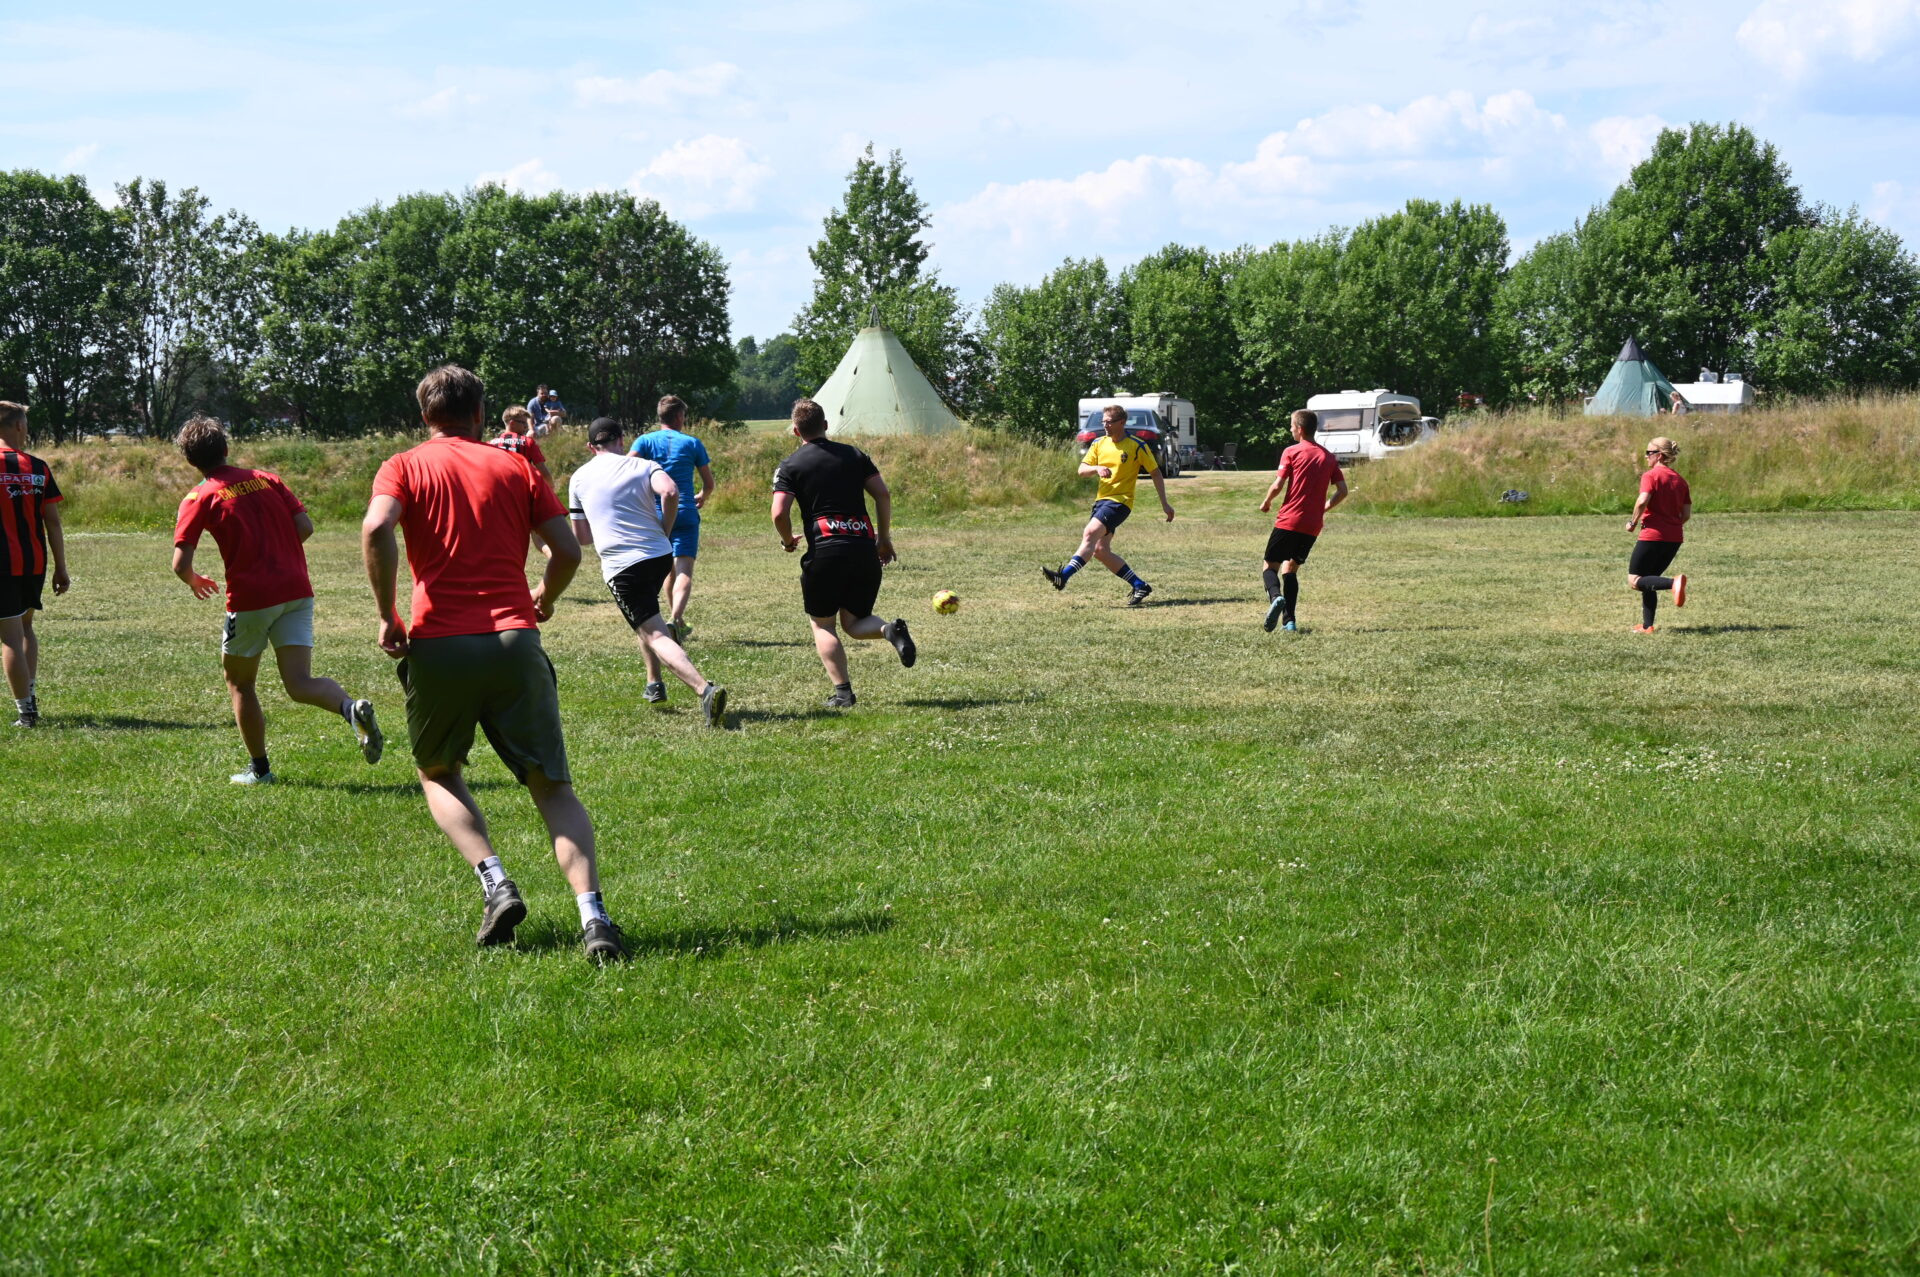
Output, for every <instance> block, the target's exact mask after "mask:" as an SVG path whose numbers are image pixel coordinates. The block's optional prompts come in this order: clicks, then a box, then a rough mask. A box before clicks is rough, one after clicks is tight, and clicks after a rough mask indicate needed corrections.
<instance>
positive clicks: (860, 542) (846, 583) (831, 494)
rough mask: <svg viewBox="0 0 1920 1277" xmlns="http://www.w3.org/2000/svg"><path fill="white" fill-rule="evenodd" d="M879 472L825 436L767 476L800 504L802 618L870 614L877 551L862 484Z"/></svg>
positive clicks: (874, 597)
mask: <svg viewBox="0 0 1920 1277" xmlns="http://www.w3.org/2000/svg"><path fill="white" fill-rule="evenodd" d="M879 473H880V468H879V467H878V466H876V465H874V464H873V458H872V457H869V456H868V455H867V454H866V453H864V452H862V451H860V449H858V448H856V447H854V446H853V445H851V444H845V443H840V442H839V441H837V440H833V439H825V438H821V439H812V440H809V441H807V442H806V443H803V444H801V445H800V446H799V448H797V449H795V450H794V452H793V453H792V455H790V456H789V457H788V458H787V459H786V460H785V461H782V462H781V463H780V468H779V469H778V470H776V471H774V473H773V490H774V491H775V492H785V493H788V494H789V495H791V496H792V497H793V498H794V500H795V501H797V502H798V503H799V505H800V522H801V526H802V528H803V530H804V531H805V532H806V536H807V552H806V554H805V555H804V556H803V557H802V558H801V560H800V598H801V603H802V604H803V605H804V606H805V608H806V611H807V615H808V616H833V615H836V614H837V613H839V612H842V611H844V612H847V613H848V614H849V615H851V616H854V617H856V618H858V617H863V616H872V615H873V605H874V603H875V602H876V601H877V600H878V599H879V597H880V553H879V540H878V534H877V533H876V532H875V530H874V526H873V519H872V518H871V517H870V516H869V515H868V513H867V480H868V479H870V478H872V477H873V476H874V475H877V474H879Z"/></svg>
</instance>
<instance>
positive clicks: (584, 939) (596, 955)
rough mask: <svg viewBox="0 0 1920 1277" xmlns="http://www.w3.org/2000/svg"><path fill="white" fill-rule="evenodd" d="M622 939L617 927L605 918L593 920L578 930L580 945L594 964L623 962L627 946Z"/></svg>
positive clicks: (625, 958)
mask: <svg viewBox="0 0 1920 1277" xmlns="http://www.w3.org/2000/svg"><path fill="white" fill-rule="evenodd" d="M622 939H623V937H622V936H621V934H620V928H619V926H618V925H617V924H615V923H614V922H612V921H611V920H609V919H606V918H595V919H594V920H593V921H592V922H589V923H588V924H587V925H586V926H584V927H582V928H581V929H580V945H581V947H582V948H584V949H585V950H586V951H587V956H588V957H589V958H592V959H593V960H594V961H595V962H603V963H604V962H625V961H626V960H627V946H626V945H625V944H623V943H621V941H622Z"/></svg>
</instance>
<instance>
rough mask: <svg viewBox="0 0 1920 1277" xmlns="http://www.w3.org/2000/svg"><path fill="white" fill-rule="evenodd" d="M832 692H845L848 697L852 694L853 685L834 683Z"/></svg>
mask: <svg viewBox="0 0 1920 1277" xmlns="http://www.w3.org/2000/svg"><path fill="white" fill-rule="evenodd" d="M833 690H834V691H836V692H845V693H847V694H848V695H849V696H851V695H852V694H853V684H852V683H835V684H834V685H833Z"/></svg>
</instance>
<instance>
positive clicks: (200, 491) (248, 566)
mask: <svg viewBox="0 0 1920 1277" xmlns="http://www.w3.org/2000/svg"><path fill="white" fill-rule="evenodd" d="M306 511H307V507H305V506H304V505H301V504H300V498H298V497H296V496H294V495H293V492H292V490H291V489H289V488H288V487H287V485H286V484H285V483H282V482H281V481H280V476H279V475H277V474H272V473H269V472H268V471H265V470H249V469H248V468H246V467H245V466H221V467H220V468H219V469H217V470H215V471H213V472H212V473H211V474H209V475H208V476H207V477H206V480H205V481H204V482H202V483H201V484H199V485H198V486H197V487H195V488H194V490H193V491H191V492H189V493H187V495H186V497H185V498H184V499H183V500H182V501H181V502H180V513H179V515H178V516H177V517H176V518H175V519H174V523H173V543H174V544H175V545H176V546H181V547H184V548H186V549H189V550H191V549H193V548H194V547H195V546H197V545H199V544H200V534H201V533H203V532H211V533H212V534H213V543H214V544H215V545H217V546H219V547H220V561H221V562H222V563H223V564H225V565H226V571H227V611H229V612H257V611H259V610H260V609H261V608H268V607H278V606H280V605H281V604H282V603H291V602H293V601H294V600H295V599H307V598H312V597H313V582H312V581H311V580H310V579H309V578H308V576H307V551H306V547H305V546H303V545H301V544H300V530H299V528H297V527H295V526H294V516H296V515H301V514H305V513H306Z"/></svg>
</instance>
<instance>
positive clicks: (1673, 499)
mask: <svg viewBox="0 0 1920 1277" xmlns="http://www.w3.org/2000/svg"><path fill="white" fill-rule="evenodd" d="M1640 491H1642V492H1644V493H1646V494H1647V508H1646V511H1645V513H1643V514H1642V515H1641V518H1640V539H1641V540H1642V541H1671V542H1673V543H1674V544H1675V545H1678V544H1679V543H1680V542H1682V541H1684V540H1686V537H1685V536H1684V535H1683V533H1682V529H1683V528H1684V527H1685V526H1686V525H1685V523H1684V521H1683V517H1684V515H1685V513H1686V508H1687V507H1688V506H1689V505H1691V504H1693V492H1692V490H1691V489H1690V488H1688V487H1687V481H1686V480H1685V479H1682V478H1681V477H1680V476H1679V475H1678V474H1676V473H1674V471H1673V468H1672V467H1670V466H1668V465H1666V464H1665V463H1663V462H1655V463H1654V464H1653V465H1650V466H1648V467H1647V471H1646V473H1645V474H1643V475H1641V476H1640Z"/></svg>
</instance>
